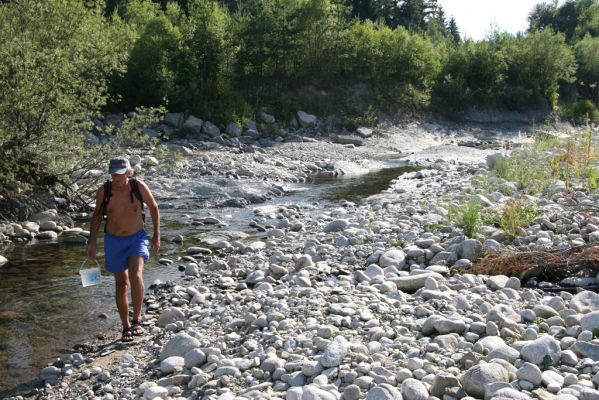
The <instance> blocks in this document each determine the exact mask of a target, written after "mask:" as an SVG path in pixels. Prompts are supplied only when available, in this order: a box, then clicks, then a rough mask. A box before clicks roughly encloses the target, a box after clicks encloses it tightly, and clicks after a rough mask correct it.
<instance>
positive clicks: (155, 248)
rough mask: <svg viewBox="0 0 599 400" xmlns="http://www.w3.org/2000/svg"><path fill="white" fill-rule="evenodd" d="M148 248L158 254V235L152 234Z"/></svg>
mask: <svg viewBox="0 0 599 400" xmlns="http://www.w3.org/2000/svg"><path fill="white" fill-rule="evenodd" d="M150 250H151V251H152V253H153V254H158V250H160V236H158V235H154V236H153V237H152V243H151V245H150Z"/></svg>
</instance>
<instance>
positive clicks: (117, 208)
mask: <svg viewBox="0 0 599 400" xmlns="http://www.w3.org/2000/svg"><path fill="white" fill-rule="evenodd" d="M131 195H132V193H131V183H130V182H127V184H126V185H125V186H124V187H116V185H114V184H113V185H112V196H111V198H110V201H109V202H108V207H107V209H106V217H107V219H108V220H107V222H106V231H107V232H108V233H110V234H112V235H115V236H129V235H132V234H134V233H136V232H137V231H139V230H140V229H141V228H143V226H144V222H143V219H142V217H141V210H142V209H141V203H140V202H139V200H138V199H137V197H135V195H133V201H131Z"/></svg>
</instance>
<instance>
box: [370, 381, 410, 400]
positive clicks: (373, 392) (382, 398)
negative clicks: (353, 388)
mask: <svg viewBox="0 0 599 400" xmlns="http://www.w3.org/2000/svg"><path fill="white" fill-rule="evenodd" d="M366 400H402V396H401V392H400V391H399V390H397V388H395V387H394V386H391V385H389V384H387V383H383V384H380V385H378V386H375V387H373V388H372V389H370V390H369V391H368V394H367V395H366Z"/></svg>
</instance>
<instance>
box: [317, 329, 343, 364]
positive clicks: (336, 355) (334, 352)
mask: <svg viewBox="0 0 599 400" xmlns="http://www.w3.org/2000/svg"><path fill="white" fill-rule="evenodd" d="M348 350H349V342H348V341H347V339H345V338H344V337H343V336H337V337H335V339H333V341H332V342H331V343H330V344H329V345H328V346H327V347H326V349H325V351H324V354H323V356H322V358H321V359H320V363H321V364H322V366H323V367H325V368H330V367H337V366H339V364H341V361H342V360H343V358H344V357H345V355H346V354H347V352H348Z"/></svg>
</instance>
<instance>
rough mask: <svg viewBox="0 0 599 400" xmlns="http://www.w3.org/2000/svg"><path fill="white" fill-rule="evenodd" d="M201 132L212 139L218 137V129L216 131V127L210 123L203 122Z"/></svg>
mask: <svg viewBox="0 0 599 400" xmlns="http://www.w3.org/2000/svg"><path fill="white" fill-rule="evenodd" d="M202 132H203V133H205V134H206V135H208V136H210V137H212V138H215V137H217V136H219V135H220V129H218V126H216V125H214V124H213V123H212V122H210V121H206V122H204V124H203V125H202Z"/></svg>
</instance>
